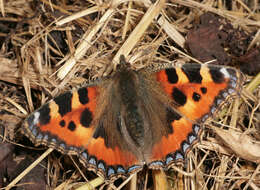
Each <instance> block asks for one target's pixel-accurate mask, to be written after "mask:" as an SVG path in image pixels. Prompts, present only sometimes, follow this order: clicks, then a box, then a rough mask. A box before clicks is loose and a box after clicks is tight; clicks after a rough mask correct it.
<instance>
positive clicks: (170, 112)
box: [166, 109, 181, 134]
mask: <svg viewBox="0 0 260 190" xmlns="http://www.w3.org/2000/svg"><path fill="white" fill-rule="evenodd" d="M166 111H167V115H166V117H167V118H166V119H167V126H168V133H171V134H172V133H173V127H172V125H171V123H172V122H173V121H175V120H179V119H181V116H180V115H179V114H178V113H176V112H175V111H174V110H170V109H167V110H166Z"/></svg>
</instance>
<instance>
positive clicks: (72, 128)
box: [68, 121, 76, 131]
mask: <svg viewBox="0 0 260 190" xmlns="http://www.w3.org/2000/svg"><path fill="white" fill-rule="evenodd" d="M68 129H69V130H70V131H75V129H76V125H75V123H74V121H70V122H69V125H68Z"/></svg>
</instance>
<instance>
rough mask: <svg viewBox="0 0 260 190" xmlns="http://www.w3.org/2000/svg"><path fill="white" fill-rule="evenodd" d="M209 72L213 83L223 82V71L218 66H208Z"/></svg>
mask: <svg viewBox="0 0 260 190" xmlns="http://www.w3.org/2000/svg"><path fill="white" fill-rule="evenodd" d="M209 73H210V75H211V78H212V80H213V81H214V82H215V83H222V82H224V80H225V78H224V75H223V73H222V72H221V71H220V70H219V69H218V68H215V67H214V68H209Z"/></svg>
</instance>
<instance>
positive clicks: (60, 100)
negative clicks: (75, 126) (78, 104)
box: [54, 92, 72, 116]
mask: <svg viewBox="0 0 260 190" xmlns="http://www.w3.org/2000/svg"><path fill="white" fill-rule="evenodd" d="M71 101H72V94H71V93H70V92H68V93H65V94H63V95H61V96H58V97H57V98H54V102H55V103H56V104H57V105H58V106H59V113H60V115H61V116H64V115H65V114H66V113H68V112H71Z"/></svg>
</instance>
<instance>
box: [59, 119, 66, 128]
mask: <svg viewBox="0 0 260 190" xmlns="http://www.w3.org/2000/svg"><path fill="white" fill-rule="evenodd" d="M59 124H60V126H61V127H65V125H66V122H65V121H64V119H63V120H61V121H60V123H59Z"/></svg>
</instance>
